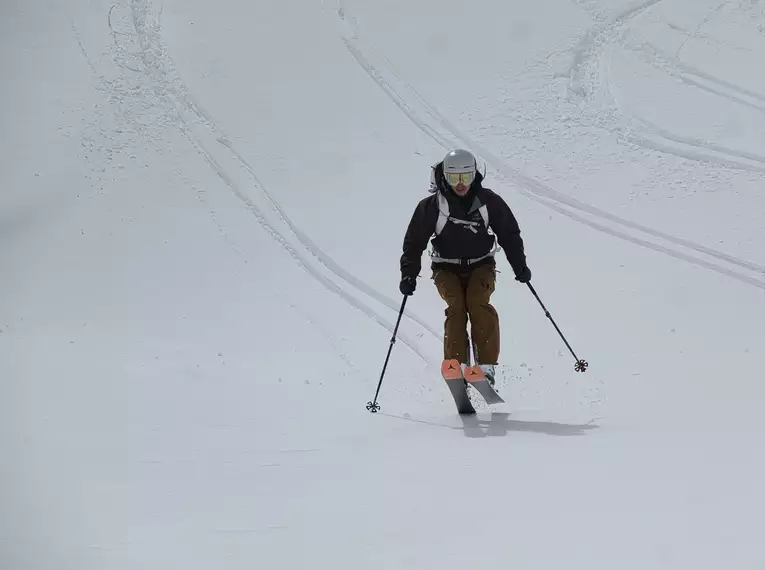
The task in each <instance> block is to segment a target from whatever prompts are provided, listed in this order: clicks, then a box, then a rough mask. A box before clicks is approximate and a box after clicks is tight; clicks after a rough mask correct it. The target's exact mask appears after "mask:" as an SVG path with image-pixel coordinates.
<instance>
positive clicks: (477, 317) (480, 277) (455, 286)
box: [433, 264, 499, 364]
mask: <svg viewBox="0 0 765 570" xmlns="http://www.w3.org/2000/svg"><path fill="white" fill-rule="evenodd" d="M496 278H497V274H496V269H495V267H494V266H493V265H491V264H485V265H479V266H478V267H476V268H474V269H472V270H467V271H463V272H456V271H450V270H447V269H436V270H434V271H433V281H434V282H435V285H436V288H437V289H438V293H439V295H441V298H442V299H443V300H444V301H446V310H445V311H444V313H445V315H446V320H445V322H444V359H451V358H456V359H457V360H458V361H459V362H464V363H466V362H468V356H469V355H470V350H469V348H470V345H469V342H470V340H469V338H468V333H467V324H468V320H469V321H470V332H471V336H472V340H473V345H474V350H475V359H476V361H475V363H474V364H497V363H498V362H497V361H498V359H499V316H498V315H497V311H496V309H495V308H494V307H493V306H492V305H491V303H490V302H489V299H490V298H491V295H492V293H494V287H495V284H496Z"/></svg>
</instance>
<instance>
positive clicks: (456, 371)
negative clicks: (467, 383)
mask: <svg viewBox="0 0 765 570" xmlns="http://www.w3.org/2000/svg"><path fill="white" fill-rule="evenodd" d="M441 374H442V375H443V377H444V379H446V380H453V379H455V378H462V368H461V367H460V363H459V361H458V360H456V359H451V360H449V359H447V360H444V361H443V362H442V363H441Z"/></svg>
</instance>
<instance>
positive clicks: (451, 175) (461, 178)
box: [444, 172, 475, 186]
mask: <svg viewBox="0 0 765 570" xmlns="http://www.w3.org/2000/svg"><path fill="white" fill-rule="evenodd" d="M444 176H445V177H446V181H447V182H448V183H449V186H457V184H459V183H460V182H461V183H462V184H464V185H465V186H470V185H471V184H472V183H473V180H475V172H446V173H444Z"/></svg>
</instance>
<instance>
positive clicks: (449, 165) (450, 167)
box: [444, 148, 477, 188]
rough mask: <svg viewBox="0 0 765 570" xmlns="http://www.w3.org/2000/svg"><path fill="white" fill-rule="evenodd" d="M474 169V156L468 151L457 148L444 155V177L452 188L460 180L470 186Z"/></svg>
mask: <svg viewBox="0 0 765 570" xmlns="http://www.w3.org/2000/svg"><path fill="white" fill-rule="evenodd" d="M476 170H477V165H476V160H475V156H473V154H472V153H471V152H470V151H467V150H465V149H462V148H458V149H455V150H452V151H450V152H449V153H448V154H447V155H446V156H445V157H444V178H446V182H448V183H449V186H451V187H452V188H454V187H455V186H457V184H459V183H460V182H462V184H464V185H465V186H470V185H471V184H472V183H473V180H475V174H476Z"/></svg>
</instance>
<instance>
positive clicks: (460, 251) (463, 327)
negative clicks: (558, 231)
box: [399, 149, 531, 385]
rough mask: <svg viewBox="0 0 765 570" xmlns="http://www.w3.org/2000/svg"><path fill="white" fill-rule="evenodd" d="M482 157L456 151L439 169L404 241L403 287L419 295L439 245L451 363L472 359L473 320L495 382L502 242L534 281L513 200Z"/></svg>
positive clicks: (476, 341) (435, 275) (518, 274)
mask: <svg viewBox="0 0 765 570" xmlns="http://www.w3.org/2000/svg"><path fill="white" fill-rule="evenodd" d="M482 182H483V176H482V175H481V173H480V172H478V169H477V163H476V159H475V157H474V156H473V154H472V153H470V152H469V151H467V150H464V149H455V150H452V151H451V152H449V153H448V154H447V155H446V156H445V157H444V159H443V160H442V161H441V162H439V163H438V164H436V165H435V166H433V167H432V168H431V188H430V191H431V193H432V195H431V196H428V197H426V198H424V199H422V200H421V201H420V202H419V203H418V204H417V207H416V208H415V210H414V214H413V215H412V218H411V220H410V222H409V225H408V228H407V230H406V235H405V236H404V244H403V255H402V256H401V261H400V265H401V283H400V285H399V289H400V291H401V293H402V294H404V295H412V294H413V293H414V291H415V289H416V287H417V276H418V275H419V273H420V270H421V260H422V252H423V251H424V250H425V248H426V247H427V244H428V240H429V239H430V238H431V237H432V236H434V234H435V237H433V239H432V241H431V245H432V253H431V261H432V263H431V269H432V279H433V281H434V283H435V286H436V289H437V290H438V293H439V295H440V296H441V298H442V299H443V300H444V301H445V302H446V305H447V306H446V310H445V311H444V312H445V315H446V320H445V322H444V361H445V362H446V361H447V360H457V362H459V363H462V368H463V370H464V369H465V367H466V366H467V363H468V361H469V354H470V350H469V346H470V345H469V342H470V341H469V339H468V333H467V323H468V319H469V320H470V325H471V332H472V340H473V349H474V353H475V360H476V364H477V365H479V366H480V369H481V370H482V371H483V373H484V375H485V377H486V379H487V380H488V381H489V382H490V383H491V384H492V385H493V384H494V367H495V366H496V365H497V364H498V359H499V348H500V335H499V317H498V314H497V311H496V309H495V308H494V307H493V306H492V305H491V302H490V298H491V295H492V293H493V292H494V289H495V284H496V261H495V259H494V254H495V253H496V252H497V251H498V248H497V245H499V247H501V248H502V249H504V251H505V256H506V257H507V260H508V262H509V263H510V266H511V267H512V269H513V272H514V273H515V279H516V280H517V281H519V282H521V283H528V282H529V281H530V280H531V271H530V270H529V268H528V266H527V265H526V255H525V253H524V247H523V240H522V239H521V232H520V228H519V227H518V222H517V221H516V219H515V216H514V215H513V212H512V211H511V210H510V208H509V206H508V205H507V203H506V202H505V201H504V200H503V199H502V198H501V197H500V196H499V195H498V194H496V193H495V192H493V191H492V190H490V189H489V188H485V187H484V186H483V185H482Z"/></svg>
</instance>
